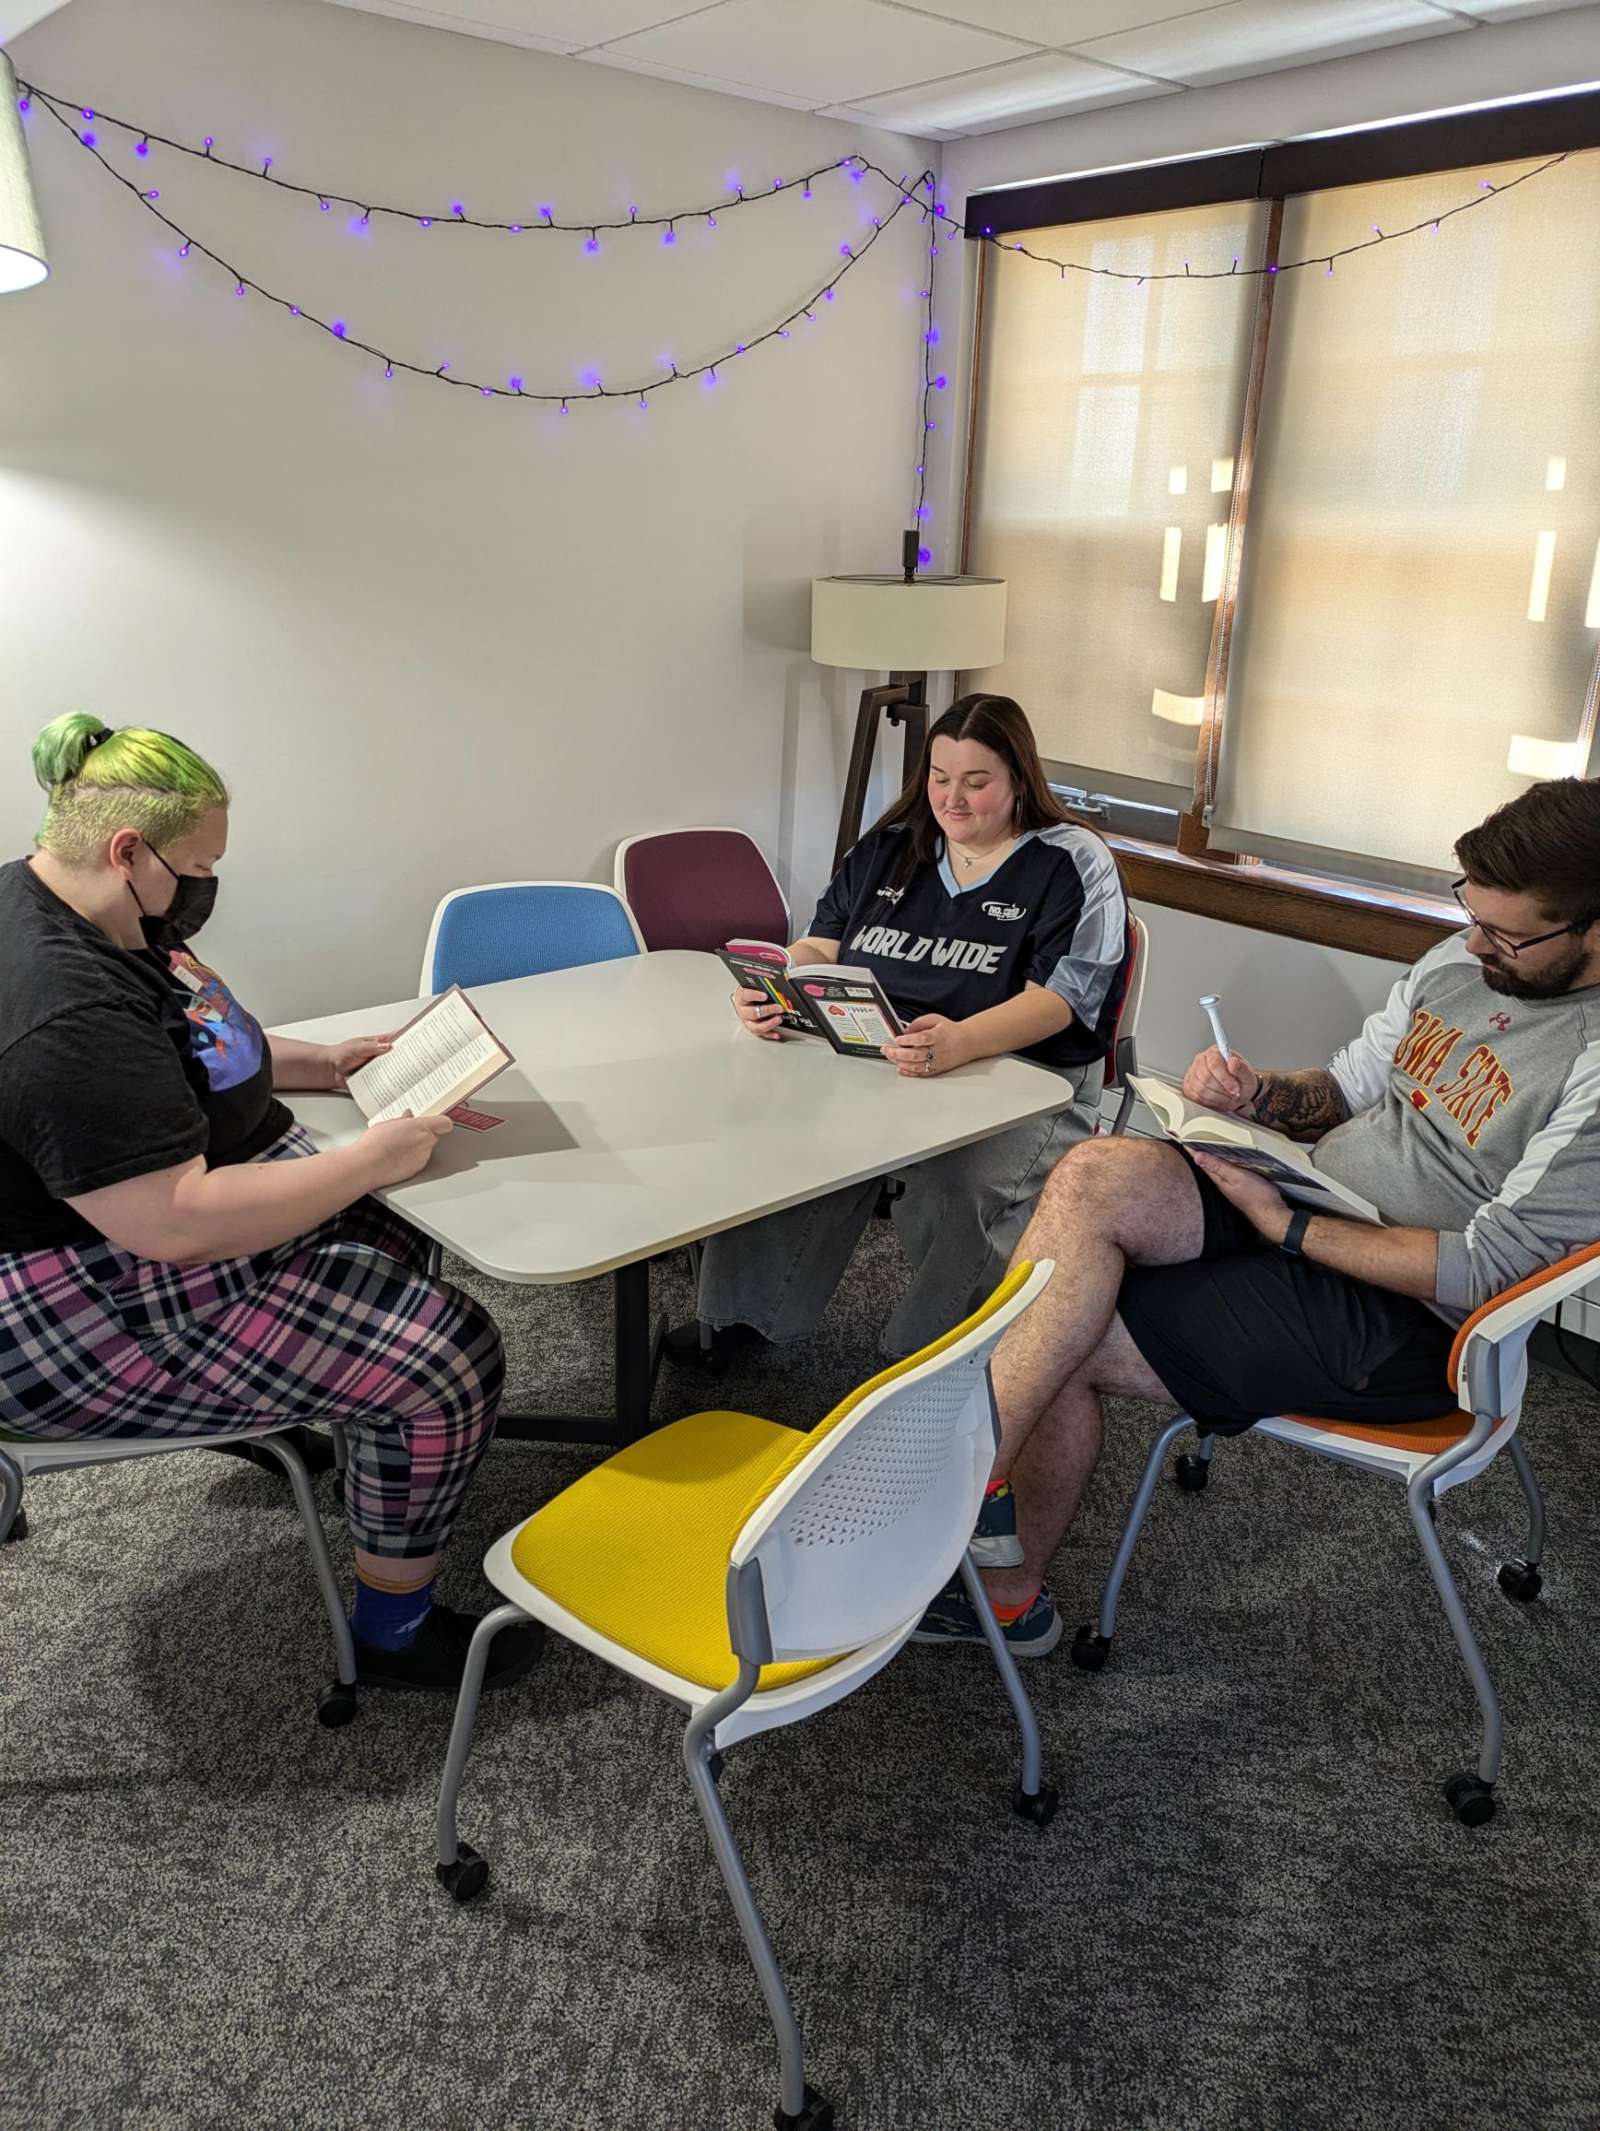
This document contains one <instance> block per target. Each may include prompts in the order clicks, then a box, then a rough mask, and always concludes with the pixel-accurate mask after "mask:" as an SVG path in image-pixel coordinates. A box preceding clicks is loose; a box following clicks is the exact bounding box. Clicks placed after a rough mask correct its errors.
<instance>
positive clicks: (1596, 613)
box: [1583, 540, 1600, 629]
mask: <svg viewBox="0 0 1600 2131" xmlns="http://www.w3.org/2000/svg"><path fill="white" fill-rule="evenodd" d="M1583 626H1584V627H1585V628H1586V629H1600V540H1597V541H1596V542H1595V544H1594V575H1593V576H1592V577H1591V578H1590V579H1589V604H1588V606H1587V607H1585V608H1584V610H1583Z"/></svg>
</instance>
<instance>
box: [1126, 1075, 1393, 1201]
mask: <svg viewBox="0 0 1600 2131" xmlns="http://www.w3.org/2000/svg"><path fill="white" fill-rule="evenodd" d="M1128 1086H1129V1087H1130V1088H1132V1089H1133V1091H1134V1093H1135V1094H1136V1095H1138V1096H1139V1097H1140V1098H1141V1100H1142V1101H1143V1102H1144V1103H1145V1105H1146V1106H1147V1107H1148V1109H1149V1110H1150V1112H1151V1114H1152V1115H1153V1117H1154V1118H1155V1121H1156V1123H1157V1124H1158V1125H1159V1126H1160V1127H1161V1129H1162V1131H1163V1132H1165V1134H1166V1135H1167V1137H1168V1139H1170V1140H1176V1141H1177V1143H1178V1145H1179V1146H1180V1147H1197V1148H1199V1149H1200V1150H1201V1151H1202V1152H1203V1153H1206V1154H1214V1155H1216V1156H1217V1158H1218V1160H1219V1161H1224V1162H1237V1163H1238V1165H1239V1167H1240V1168H1241V1169H1253V1170H1255V1171H1256V1172H1257V1174H1258V1175H1260V1176H1264V1177H1266V1178H1267V1179H1268V1181H1269V1182H1271V1183H1273V1184H1276V1185H1277V1187H1278V1189H1279V1190H1280V1191H1281V1192H1282V1193H1283V1195H1284V1197H1285V1198H1286V1199H1293V1200H1295V1201H1297V1203H1298V1204H1300V1205H1302V1206H1311V1207H1314V1208H1315V1209H1316V1211H1317V1212H1318V1213H1329V1214H1347V1215H1349V1216H1350V1217H1351V1218H1353V1219H1354V1220H1357V1221H1371V1222H1374V1223H1381V1222H1382V1220H1383V1216H1382V1214H1381V1213H1379V1211H1378V1209H1377V1207H1376V1206H1374V1205H1372V1204H1371V1203H1370V1202H1369V1201H1368V1200H1366V1199H1364V1198H1362V1196H1361V1194H1360V1193H1359V1192H1356V1191H1351V1190H1350V1189H1349V1188H1348V1187H1347V1186H1346V1185H1344V1184H1340V1183H1337V1182H1336V1181H1335V1180H1334V1178H1332V1177H1331V1176H1324V1175H1323V1173H1322V1171H1321V1170H1320V1169H1318V1168H1317V1166H1316V1164H1315V1163H1314V1162H1313V1161H1312V1159H1311V1156H1310V1154H1309V1152H1308V1151H1307V1150H1306V1149H1305V1148H1304V1147H1301V1146H1297V1145H1296V1143H1295V1142H1294V1141H1293V1140H1292V1139H1288V1138H1286V1137H1285V1135H1284V1134H1283V1133H1281V1132H1274V1131H1273V1130H1272V1128H1271V1126H1270V1125H1253V1124H1251V1122H1250V1120H1249V1119H1248V1118H1245V1117H1229V1116H1228V1115H1227V1114H1226V1113H1225V1112H1224V1111H1221V1110H1208V1109H1207V1108H1206V1107H1205V1105H1204V1104H1203V1103H1197V1102H1190V1100H1189V1098H1188V1096H1187V1095H1185V1094H1184V1092H1183V1090H1182V1089H1181V1088H1175V1087H1174V1086H1173V1085H1172V1083H1171V1082H1170V1081H1167V1080H1154V1079H1152V1078H1151V1076H1150V1075H1149V1074H1148V1073H1130V1074H1129V1075H1128Z"/></svg>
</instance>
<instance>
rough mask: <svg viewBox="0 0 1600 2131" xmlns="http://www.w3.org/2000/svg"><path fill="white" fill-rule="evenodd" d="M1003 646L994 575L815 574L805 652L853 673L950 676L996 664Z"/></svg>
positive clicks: (1002, 607)
mask: <svg viewBox="0 0 1600 2131" xmlns="http://www.w3.org/2000/svg"><path fill="white" fill-rule="evenodd" d="M1005 648H1006V587H1005V580H1004V578H1001V577H916V578H913V579H912V581H911V583H910V584H907V583H906V582H905V580H904V579H903V578H900V577H818V578H815V579H813V581H812V585H811V656H812V657H813V658H814V659H815V660H816V661H817V664H818V665H819V666H848V667H851V668H852V669H853V670H854V671H856V672H858V673H957V672H971V671H973V670H975V669H976V668H978V667H982V666H998V665H999V663H1000V661H1001V659H1002V658H1003V657H1004V656H1005Z"/></svg>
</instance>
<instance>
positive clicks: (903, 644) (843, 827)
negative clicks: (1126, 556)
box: [811, 533, 1006, 872]
mask: <svg viewBox="0 0 1600 2131" xmlns="http://www.w3.org/2000/svg"><path fill="white" fill-rule="evenodd" d="M906 540H907V553H908V558H909V559H908V560H907V562H906V565H905V568H904V570H903V572H902V574H901V575H900V576H899V577H818V578H815V579H814V580H813V581H812V586H811V656H812V657H813V658H814V659H815V660H816V661H817V663H818V665H819V666H845V667H849V668H851V669H852V670H853V671H855V672H857V673H867V674H872V673H886V674H887V675H888V676H889V679H888V682H887V684H885V685H883V686H880V687H876V688H875V687H872V686H870V685H869V686H868V687H866V688H863V689H862V691H861V702H860V705H859V707H858V708H857V710H856V731H855V739H854V741H853V742H852V743H851V748H850V772H849V775H848V776H847V777H846V779H845V786H844V805H843V807H842V808H841V809H840V813H839V841H838V844H837V846H836V847H835V850H834V854H833V869H834V871H835V872H837V871H838V870H839V867H840V865H841V863H842V862H843V859H844V855H845V853H846V852H847V851H848V850H849V849H850V846H851V845H852V844H853V843H855V842H856V841H857V839H858V838H859V837H860V834H861V818H862V815H863V813H864V811H865V809H866V803H867V785H868V783H869V781H870V779H871V776H872V756H873V750H874V748H875V747H876V745H877V739H878V719H879V716H880V715H881V716H883V717H886V718H887V719H888V721H889V723H890V724H891V725H903V726H904V727H905V729H906V731H905V751H904V779H909V778H910V777H911V776H912V775H914V773H915V771H916V767H917V764H918V763H919V762H920V760H921V759H922V749H923V744H924V742H925V741H926V739H927V737H928V675H929V674H930V673H970V672H974V671H976V670H978V669H979V668H981V667H984V666H998V665H999V663H1000V661H1001V659H1002V658H1003V656H1004V655H1005V641H1006V588H1005V581H1004V579H1003V578H999V577H919V576H918V575H917V570H916V561H915V557H916V549H917V535H916V534H915V533H908V534H907V535H906ZM903 781H904V780H903Z"/></svg>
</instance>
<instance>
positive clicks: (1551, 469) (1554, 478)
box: [1544, 459, 1567, 488]
mask: <svg viewBox="0 0 1600 2131" xmlns="http://www.w3.org/2000/svg"><path fill="white" fill-rule="evenodd" d="M1544 485H1545V487H1546V488H1565V487H1566V485H1567V462H1566V460H1565V459H1552V460H1551V461H1550V462H1549V464H1548V465H1547V466H1546V467H1545V470H1544Z"/></svg>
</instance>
